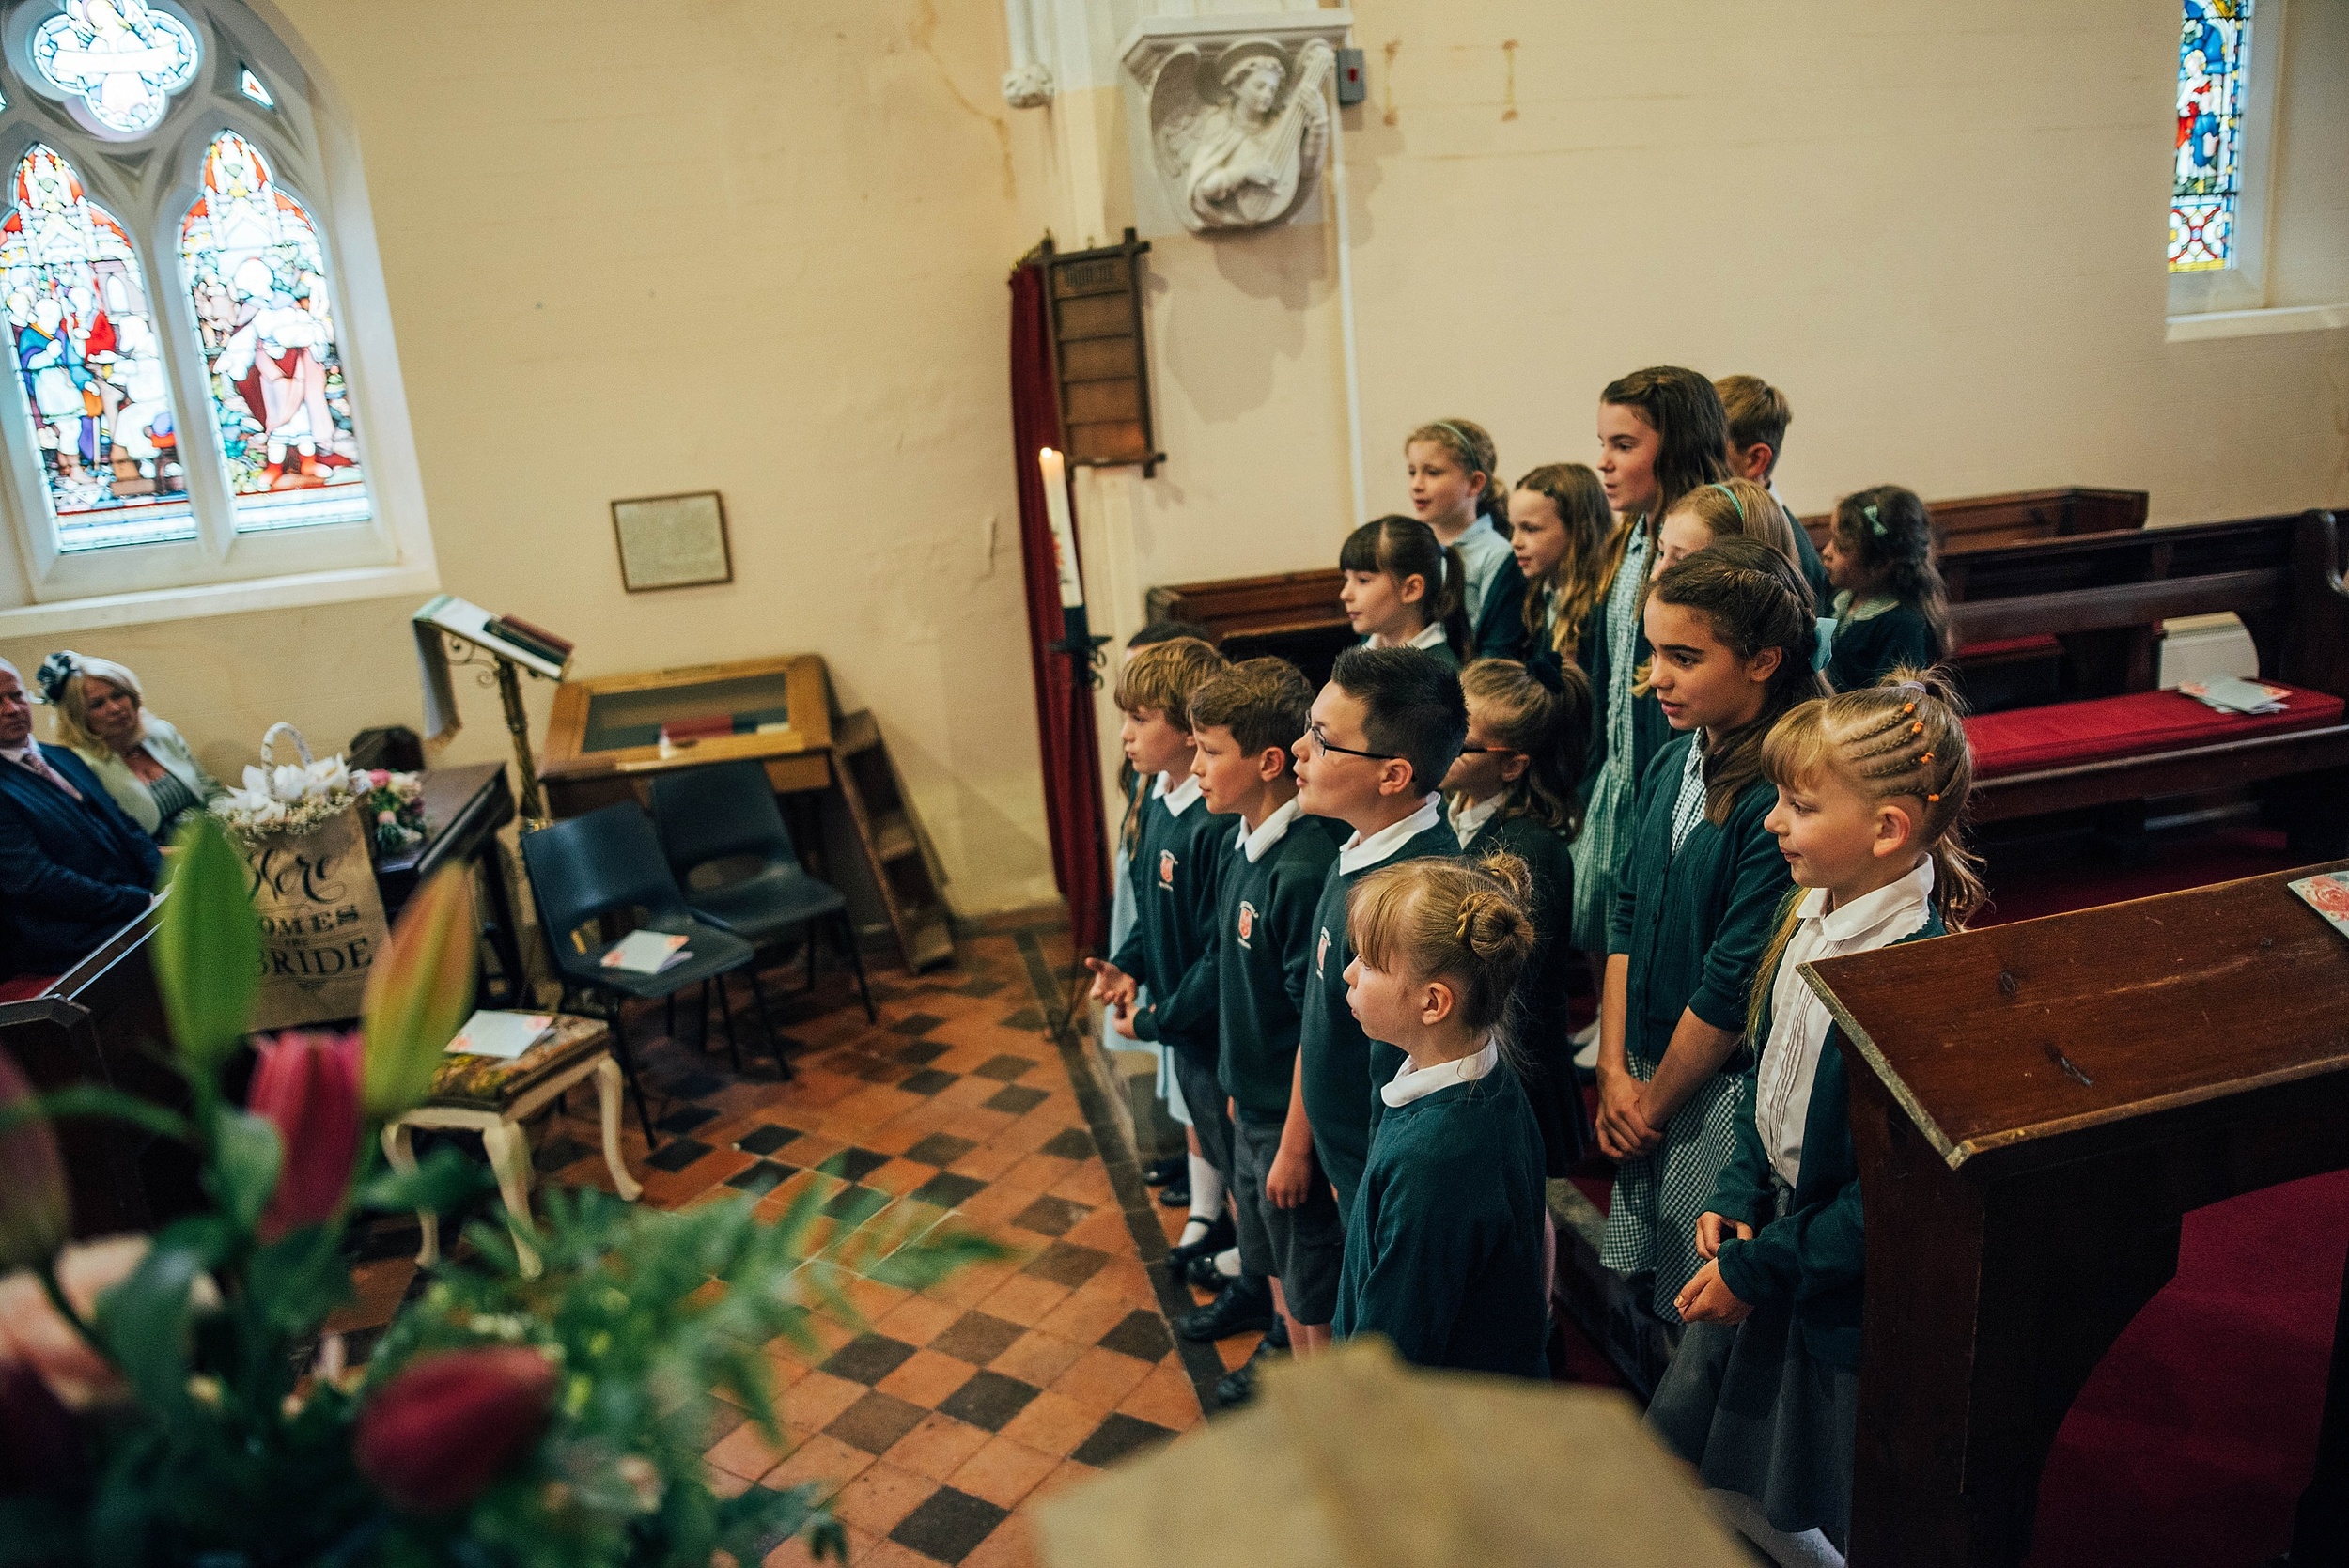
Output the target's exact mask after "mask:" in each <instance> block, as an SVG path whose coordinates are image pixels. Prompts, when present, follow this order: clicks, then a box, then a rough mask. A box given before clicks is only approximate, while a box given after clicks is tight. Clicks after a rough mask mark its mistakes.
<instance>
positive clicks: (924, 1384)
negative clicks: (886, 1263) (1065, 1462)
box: [873, 1350, 1041, 1480]
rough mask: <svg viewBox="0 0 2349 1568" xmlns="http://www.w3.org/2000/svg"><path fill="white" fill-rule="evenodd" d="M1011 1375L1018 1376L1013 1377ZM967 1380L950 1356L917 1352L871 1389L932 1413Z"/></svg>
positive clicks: (964, 1371) (959, 1364)
mask: <svg viewBox="0 0 2349 1568" xmlns="http://www.w3.org/2000/svg"><path fill="white" fill-rule="evenodd" d="M1013 1375H1014V1376H1019V1375H1020V1374H1017V1373H1015V1374H1013ZM970 1377H971V1368H970V1366H969V1365H968V1364H967V1363H965V1362H962V1361H957V1360H956V1359H955V1358H953V1357H952V1356H941V1355H940V1354H939V1353H938V1352H937V1351H935V1350H917V1351H915V1352H914V1353H913V1354H912V1355H911V1356H910V1357H908V1358H906V1360H905V1362H904V1364H902V1365H901V1366H899V1367H898V1368H897V1370H896V1371H894V1372H893V1373H891V1374H889V1375H888V1376H886V1377H884V1378H882V1379H881V1380H880V1381H879V1382H878V1383H876V1384H874V1385H873V1387H875V1388H876V1389H879V1390H880V1391H881V1392H883V1393H885V1394H894V1395H896V1396H897V1397H898V1398H899V1399H904V1400H910V1401H912V1402H913V1403H914V1404H916V1405H921V1406H922V1407H923V1408H924V1409H926V1410H935V1409H937V1408H938V1402H939V1401H940V1400H941V1399H944V1398H945V1397H946V1396H947V1395H948V1394H950V1393H953V1392H954V1391H955V1390H956V1389H959V1388H961V1387H962V1386H963V1384H964V1383H966V1382H968V1381H970ZM1029 1381H1030V1382H1035V1381H1036V1379H1034V1378H1030V1379H1029ZM1040 1386H1041V1385H1040V1384H1039V1387H1040ZM942 1479H943V1478H942V1477H941V1480H942Z"/></svg>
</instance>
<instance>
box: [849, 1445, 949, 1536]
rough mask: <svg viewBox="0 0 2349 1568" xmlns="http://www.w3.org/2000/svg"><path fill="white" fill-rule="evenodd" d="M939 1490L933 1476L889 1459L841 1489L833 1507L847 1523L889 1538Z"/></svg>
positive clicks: (875, 1465)
mask: <svg viewBox="0 0 2349 1568" xmlns="http://www.w3.org/2000/svg"><path fill="white" fill-rule="evenodd" d="M937 1490H938V1483H936V1482H935V1481H932V1480H931V1479H930V1478H929V1477H927V1476H926V1475H916V1474H914V1473H913V1472H912V1471H911V1470H901V1469H899V1468H898V1467H896V1466H894V1465H892V1464H890V1463H889V1462H888V1461H887V1460H885V1459H884V1460H879V1461H876V1462H875V1463H873V1464H871V1465H868V1466H866V1467H864V1469H863V1470H862V1471H860V1472H859V1473H858V1475H857V1476H856V1478H855V1479H854V1480H852V1481H850V1482H849V1483H848V1484H847V1485H845V1486H843V1487H841V1488H840V1495H839V1496H838V1497H836V1498H833V1499H832V1512H833V1513H834V1514H838V1515H839V1517H840V1519H841V1521H842V1522H843V1523H845V1524H850V1525H854V1526H856V1527H857V1528H858V1529H869V1530H871V1531H872V1532H873V1533H874V1534H876V1535H886V1534H888V1533H889V1531H890V1530H892V1529H895V1528H896V1524H897V1521H898V1520H900V1519H902V1518H904V1517H905V1516H906V1515H907V1514H910V1513H912V1512H913V1511H914V1509H915V1508H916V1507H918V1506H919V1505H920V1504H921V1501H922V1499H923V1498H926V1497H928V1496H929V1495H930V1494H931V1493H932V1492H935V1491H937Z"/></svg>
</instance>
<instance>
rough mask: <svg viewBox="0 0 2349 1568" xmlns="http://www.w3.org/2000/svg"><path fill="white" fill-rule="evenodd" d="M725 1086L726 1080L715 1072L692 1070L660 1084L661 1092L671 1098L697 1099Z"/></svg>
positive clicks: (714, 1092)
mask: <svg viewBox="0 0 2349 1568" xmlns="http://www.w3.org/2000/svg"><path fill="white" fill-rule="evenodd" d="M725 1086H726V1080H725V1079H722V1078H720V1077H719V1076H718V1075H717V1074H715V1073H704V1072H692V1073H687V1074H685V1075H684V1076H683V1077H682V1078H678V1079H672V1080H670V1081H669V1082H667V1083H664V1084H662V1085H661V1093H662V1094H667V1095H668V1096H670V1097H671V1098H672V1099H679V1100H698V1099H700V1098H702V1097H703V1096H704V1095H707V1094H716V1093H717V1092H718V1091H719V1090H721V1089H723V1088H724V1087H725Z"/></svg>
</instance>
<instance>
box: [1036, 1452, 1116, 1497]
mask: <svg viewBox="0 0 2349 1568" xmlns="http://www.w3.org/2000/svg"><path fill="white" fill-rule="evenodd" d="M1100 1473H1101V1472H1100V1471H1098V1470H1097V1469H1095V1468H1094V1467H1092V1466H1090V1465H1080V1464H1078V1463H1077V1462H1076V1461H1075V1460H1073V1459H1066V1460H1063V1461H1062V1462H1061V1464H1060V1467H1059V1468H1057V1469H1055V1470H1054V1471H1053V1472H1052V1473H1051V1474H1050V1475H1048V1476H1046V1477H1045V1478H1044V1479H1043V1480H1042V1481H1040V1482H1038V1483H1036V1487H1035V1490H1034V1491H1033V1492H1031V1493H1029V1494H1028V1500H1029V1501H1031V1502H1034V1501H1037V1500H1039V1499H1041V1498H1049V1497H1050V1496H1052V1495H1053V1494H1054V1493H1056V1492H1066V1490H1068V1488H1070V1487H1071V1486H1081V1485H1083V1484H1084V1483H1086V1482H1088V1481H1091V1480H1092V1479H1093V1478H1094V1477H1095V1476H1097V1475H1099V1474H1100Z"/></svg>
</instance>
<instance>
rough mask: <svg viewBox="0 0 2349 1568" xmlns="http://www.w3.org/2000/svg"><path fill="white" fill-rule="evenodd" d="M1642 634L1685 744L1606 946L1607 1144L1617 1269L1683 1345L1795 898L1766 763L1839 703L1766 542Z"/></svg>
mask: <svg viewBox="0 0 2349 1568" xmlns="http://www.w3.org/2000/svg"><path fill="white" fill-rule="evenodd" d="M1644 616H1645V622H1646V627H1647V636H1648V641H1649V642H1650V644H1653V646H1654V648H1655V659H1654V662H1653V665H1652V667H1651V670H1650V675H1649V679H1650V682H1651V684H1652V685H1653V687H1654V690H1655V694H1656V700H1657V704H1658V706H1660V707H1661V708H1662V710H1663V713H1664V716H1665V718H1666V720H1667V722H1670V723H1671V725H1672V728H1673V729H1674V730H1676V731H1678V732H1679V733H1680V738H1679V739H1676V740H1674V741H1673V742H1672V744H1671V745H1669V746H1666V747H1665V748H1664V749H1663V750H1662V751H1660V752H1658V753H1657V755H1656V760H1655V762H1654V763H1652V764H1651V765H1650V766H1649V768H1648V769H1647V773H1646V776H1645V777H1643V778H1642V779H1641V782H1640V793H1639V797H1638V799H1637V800H1636V802H1635V804H1634V808H1633V811H1632V816H1631V828H1630V839H1631V846H1630V852H1629V854H1628V856H1627V857H1626V860H1625V862H1624V869H1623V877H1622V883H1621V891H1620V892H1619V893H1617V895H1616V901H1615V908H1614V918H1613V921H1612V923H1611V924H1610V926H1609V929H1608V936H1607V953H1608V957H1607V971H1606V979H1605V984H1604V986H1602V988H1601V991H1600V999H1599V1053H1598V1096H1599V1107H1598V1143H1599V1147H1600V1149H1601V1150H1602V1151H1604V1152H1605V1153H1606V1154H1607V1155H1608V1156H1610V1157H1612V1158H1613V1159H1614V1160H1615V1161H1616V1162H1617V1164H1616V1172H1615V1196H1614V1203H1613V1206H1612V1208H1611V1209H1610V1212H1609V1214H1608V1216H1607V1234H1606V1238H1605V1241H1604V1242H1603V1244H1602V1246H1601V1248H1600V1250H1599V1259H1600V1261H1601V1262H1602V1263H1604V1264H1606V1265H1607V1266H1608V1267H1610V1268H1612V1269H1614V1270H1616V1271H1617V1272H1619V1273H1622V1274H1626V1275H1641V1274H1645V1275H1649V1276H1652V1289H1651V1291H1650V1295H1649V1300H1650V1305H1651V1307H1652V1310H1653V1311H1654V1312H1655V1313H1656V1314H1657V1317H1658V1318H1660V1319H1661V1320H1662V1321H1663V1322H1664V1323H1665V1324H1666V1325H1667V1326H1676V1325H1677V1324H1678V1323H1679V1321H1680V1314H1679V1309H1678V1307H1677V1305H1676V1301H1677V1299H1678V1297H1679V1296H1680V1288H1681V1286H1683V1285H1685V1284H1687V1283H1688V1281H1689V1280H1690V1279H1691V1278H1692V1277H1693V1276H1694V1275H1695V1274H1696V1272H1697V1270H1698V1269H1699V1267H1701V1266H1702V1265H1703V1261H1704V1260H1703V1258H1702V1257H1701V1256H1699V1254H1698V1251H1697V1217H1698V1216H1699V1215H1700V1214H1702V1213H1703V1203H1704V1199H1705V1196H1706V1195H1707V1194H1708V1193H1710V1192H1711V1191H1712V1190H1713V1184H1714V1182H1715V1181H1716V1180H1717V1179H1718V1178H1719V1175H1720V1172H1721V1170H1722V1168H1723V1167H1724V1166H1726V1165H1727V1164H1728V1163H1729V1159H1730V1156H1731V1154H1732V1153H1733V1152H1734V1151H1735V1144H1736V1127H1735V1110H1736V1085H1737V1080H1738V1079H1739V1077H1740V1075H1741V1074H1742V1073H1743V1072H1744V1071H1745V1070H1746V1069H1747V1068H1748V1067H1749V1066H1750V1057H1748V1056H1747V1055H1746V1054H1745V1053H1744V1051H1743V1049H1742V1047H1743V1042H1744V1039H1745V1033H1746V998H1747V995H1748V993H1749V992H1750V991H1751V989H1752V987H1753V977H1754V973H1755V971H1756V970H1757V969H1759V967H1760V965H1761V962H1762V954H1763V949H1764V948H1765V947H1766V946H1767V945H1768V943H1769V939H1770V931H1771V928H1772V925H1773V922H1774V916H1775V915H1776V913H1777V910H1778V906H1779V901H1780V899H1781V897H1782V896H1783V895H1784V893H1785V891H1786V886H1787V881H1786V858H1785V857H1784V856H1783V855H1781V853H1780V852H1779V846H1778V841H1777V840H1776V839H1775V838H1774V837H1773V836H1772V835H1771V833H1770V831H1769V830H1768V829H1767V828H1766V827H1765V826H1763V820H1762V819H1763V817H1764V816H1765V815H1767V814H1768V812H1769V809H1770V806H1771V804H1772V802H1773V800H1775V799H1776V792H1775V791H1774V790H1773V789H1772V788H1771V785H1770V782H1769V781H1768V780H1767V779H1766V778H1765V777H1763V774H1762V743H1763V740H1764V738H1765V737H1766V736H1767V735H1768V734H1769V732H1770V726H1771V725H1772V724H1774V723H1776V722H1778V720H1779V719H1780V717H1781V715H1783V714H1784V713H1785V712H1786V711H1787V710H1788V709H1789V708H1792V707H1794V706H1797V704H1799V703H1802V702H1805V701H1808V700H1810V699H1811V698H1813V697H1819V696H1824V695H1826V693H1827V685H1826V683H1825V682H1824V681H1822V680H1821V679H1820V678H1819V676H1818V675H1817V674H1816V672H1814V671H1813V670H1812V654H1813V651H1814V649H1815V648H1816V646H1817V642H1818V628H1817V623H1816V622H1815V621H1813V620H1812V615H1811V589H1810V586H1809V585H1808V584H1807V583H1805V582H1803V580H1802V577H1801V574H1800V573H1799V571H1798V570H1797V568H1796V567H1795V565H1794V563H1793V562H1791V561H1789V560H1788V559H1787V558H1786V557H1785V556H1783V555H1781V554H1780V553H1779V552H1778V551H1775V550H1772V549H1771V548H1769V547H1768V546H1767V545H1765V544H1762V543H1760V542H1758V541H1756V540H1753V539H1747V538H1733V539H1723V540H1720V541H1719V543H1717V544H1715V545H1714V546H1713V547H1712V548H1711V549H1709V550H1705V551H1700V552H1698V553H1697V554H1695V555H1691V556H1689V557H1688V559H1687V560H1685V561H1683V562H1681V563H1680V564H1679V565H1678V566H1676V567H1670V568H1668V569H1667V570H1666V571H1665V572H1664V574H1663V575H1662V576H1661V577H1658V578H1657V580H1656V582H1655V583H1654V585H1653V586H1652V587H1651V588H1650V590H1649V593H1648V596H1647V605H1646V609H1645V611H1644ZM1576 869H1577V873H1578V876H1579V871H1580V867H1579V865H1578V866H1577V868H1576Z"/></svg>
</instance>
